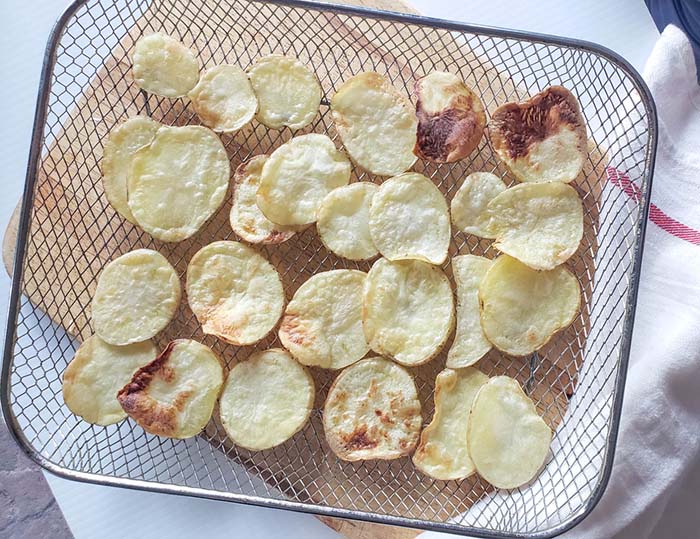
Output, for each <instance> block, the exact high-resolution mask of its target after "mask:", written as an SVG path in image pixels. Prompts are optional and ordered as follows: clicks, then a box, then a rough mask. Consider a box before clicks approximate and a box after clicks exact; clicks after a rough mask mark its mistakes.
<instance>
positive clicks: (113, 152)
mask: <svg viewBox="0 0 700 539" xmlns="http://www.w3.org/2000/svg"><path fill="white" fill-rule="evenodd" d="M160 126H161V125H160V124H159V123H158V122H156V121H154V120H151V119H150V118H147V117H144V116H135V117H133V118H129V119H128V120H126V121H125V122H123V123H120V124H119V125H117V126H116V127H115V128H114V129H112V130H111V131H110V132H109V135H107V140H106V141H105V145H104V148H103V153H102V161H101V163H100V165H101V167H102V187H103V188H104V190H105V196H106V197H107V201H108V202H109V203H110V204H111V205H112V207H113V208H114V209H115V210H117V212H118V213H119V215H121V216H122V217H123V218H124V219H126V220H127V221H129V222H130V223H133V224H135V225H136V224H138V223H137V222H136V219H134V216H133V215H132V214H131V210H130V209H129V204H128V202H127V197H126V180H127V175H128V173H129V167H131V160H132V158H133V157H134V153H135V152H136V150H138V149H140V148H143V147H144V146H147V145H149V144H150V143H151V141H152V140H153V137H155V136H156V131H158V128H159V127H160Z"/></svg>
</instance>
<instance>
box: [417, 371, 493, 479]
mask: <svg viewBox="0 0 700 539" xmlns="http://www.w3.org/2000/svg"><path fill="white" fill-rule="evenodd" d="M488 380H489V377H488V376H486V375H485V374H484V373H482V372H481V371H479V370H477V369H475V368H473V367H467V368H466V369H459V370H456V371H455V370H452V369H445V370H444V371H442V372H440V373H439V374H438V375H437V378H436V379H435V414H434V415H433V420H432V421H431V422H430V425H428V426H427V427H425V428H424V429H423V432H421V435H420V443H419V444H418V448H417V449H416V452H415V453H413V464H415V465H416V468H418V469H419V470H420V471H421V472H423V473H424V474H426V475H429V476H430V477H434V478H435V479H442V480H445V481H449V480H453V479H464V478H465V477H469V476H470V475H472V474H473V473H474V471H475V470H474V463H473V462H472V459H470V458H469V452H468V450H467V444H466V443H465V440H466V438H467V424H468V422H469V412H470V410H471V407H472V403H473V402H474V397H476V394H477V392H478V391H479V389H480V388H481V386H483V385H484V384H485V383H486V382H488Z"/></svg>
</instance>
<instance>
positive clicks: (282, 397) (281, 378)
mask: <svg viewBox="0 0 700 539" xmlns="http://www.w3.org/2000/svg"><path fill="white" fill-rule="evenodd" d="M315 396H316V392H315V389H314V379H313V378H312V377H311V375H310V374H309V372H308V371H307V370H306V369H305V368H304V367H302V366H301V365H299V363H297V362H296V361H294V359H292V356H290V355H289V354H288V353H287V352H286V351H285V350H282V349H280V348H273V349H271V350H265V351H262V352H256V353H254V354H253V355H252V356H250V357H249V358H248V359H247V360H245V361H242V362H240V363H238V364H236V366H235V367H233V368H232V369H231V372H229V374H228V378H227V379H226V384H225V385H224V390H223V392H222V393H221V399H220V402H219V409H220V414H221V424H222V425H223V427H224V430H225V431H226V434H227V435H228V437H229V438H231V440H233V443H235V444H236V445H239V446H241V447H244V448H246V449H250V450H252V451H259V450H262V449H270V448H271V447H275V446H277V445H280V444H281V443H283V442H286V441H287V440H289V439H290V438H291V437H292V436H294V435H295V434H296V433H297V432H299V431H300V430H301V429H302V427H303V426H304V425H305V424H306V422H307V421H308V419H309V415H311V410H312V408H313V405H314V398H315Z"/></svg>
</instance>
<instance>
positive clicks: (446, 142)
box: [413, 71, 486, 163]
mask: <svg viewBox="0 0 700 539" xmlns="http://www.w3.org/2000/svg"><path fill="white" fill-rule="evenodd" d="M413 92H414V94H415V96H416V116H417V117H418V130H417V140H416V146H415V149H414V150H413V151H414V153H415V154H416V155H417V156H418V157H420V158H422V159H427V160H428V161H433V162H435V163H452V162H453V161H458V160H459V159H464V158H465V157H467V156H468V155H469V154H470V153H472V152H473V151H474V150H475V149H476V147H477V146H478V145H479V141H480V140H481V137H482V136H483V135H484V128H485V127H486V113H485V112H484V106H483V104H482V103H481V100H480V99H479V96H477V95H476V94H475V93H474V91H473V90H472V89H471V88H469V86H467V85H466V84H464V82H463V81H462V79H460V78H459V77H458V76H457V75H453V74H452V73H445V72H444V71H434V72H432V73H430V74H428V75H426V76H425V77H421V78H420V79H418V80H417V81H416V83H415V85H414V86H413Z"/></svg>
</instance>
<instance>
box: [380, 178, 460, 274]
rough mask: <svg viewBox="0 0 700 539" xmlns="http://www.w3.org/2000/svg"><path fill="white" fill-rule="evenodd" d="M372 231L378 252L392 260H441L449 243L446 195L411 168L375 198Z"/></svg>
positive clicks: (437, 262) (384, 185) (438, 261)
mask: <svg viewBox="0 0 700 539" xmlns="http://www.w3.org/2000/svg"><path fill="white" fill-rule="evenodd" d="M369 231H370V234H371V235H372V241H373V242H374V244H375V245H376V246H377V249H379V252H380V253H381V254H382V256H384V257H385V258H388V259H389V260H405V259H416V260H423V261H425V262H430V263H431V264H442V263H443V262H444V261H445V259H446V258H447V249H448V247H449V246H450V216H449V212H448V210H447V202H445V197H443V196H442V193H441V192H440V190H439V189H438V188H437V187H435V184H434V183H433V182H431V181H430V180H429V179H428V178H426V177H425V176H423V175H422V174H417V173H414V172H410V173H406V174H401V175H400V176H396V177H395V178H390V179H388V180H386V181H385V182H384V183H383V184H382V185H381V186H379V190H378V191H377V193H376V194H375V195H374V198H373V199H372V206H371V207H370V210H369Z"/></svg>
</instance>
